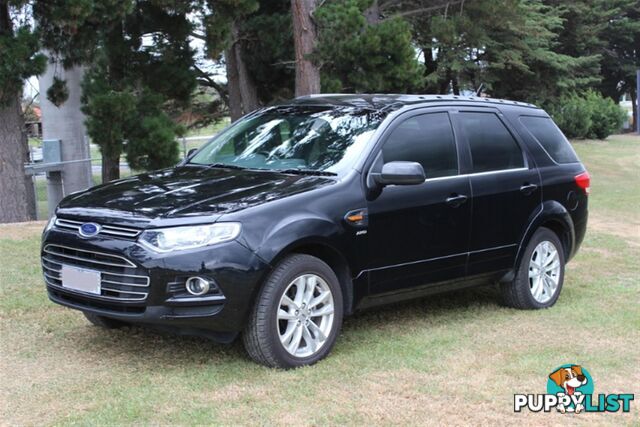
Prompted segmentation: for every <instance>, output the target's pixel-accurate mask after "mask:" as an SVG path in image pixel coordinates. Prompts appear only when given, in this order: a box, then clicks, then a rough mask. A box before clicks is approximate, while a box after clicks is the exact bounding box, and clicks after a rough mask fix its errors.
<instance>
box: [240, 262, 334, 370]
mask: <svg viewBox="0 0 640 427" xmlns="http://www.w3.org/2000/svg"><path fill="white" fill-rule="evenodd" d="M298 284H299V285H300V287H298ZM299 290H302V292H303V294H304V295H303V297H304V299H300V300H299V299H298V297H297V295H298V292H299ZM305 290H306V291H308V290H312V291H311V293H310V294H309V293H305V292H304V291H305ZM327 292H328V293H329V295H327ZM285 293H286V294H287V298H289V299H286V298H285V297H284V295H285ZM320 300H321V301H322V302H318V301H320ZM304 301H307V302H309V303H310V304H308V305H309V307H311V308H309V307H306V305H307V303H306V302H304ZM312 304H313V305H312ZM321 313H322V314H321ZM314 314H318V316H313V315H314ZM278 316H280V318H278ZM282 316H286V318H283V317H282ZM342 317H343V301H342V291H341V288H340V283H339V281H338V278H337V277H336V274H335V273H334V271H333V270H332V269H331V267H329V266H328V265H327V264H326V263H324V262H323V261H322V260H320V259H318V258H316V257H313V256H310V255H304V254H294V255H290V256H288V257H286V258H285V259H284V260H282V261H281V262H280V263H279V264H278V265H277V266H276V267H275V269H274V270H273V271H272V272H271V274H270V275H269V277H268V278H267V279H266V281H265V282H264V285H263V286H262V289H261V290H260V293H259V295H258V297H257V298H256V302H255V305H254V307H253V308H252V311H251V314H250V316H249V322H248V324H247V326H246V328H245V330H244V333H243V335H242V339H243V343H244V347H245V349H246V350H247V353H248V354H249V356H250V357H251V358H252V359H253V360H254V361H256V362H257V363H260V364H262V365H265V366H268V367H273V368H284V369H289V368H296V367H299V366H306V365H312V364H314V363H316V362H318V361H319V360H321V359H323V358H324V357H326V356H327V355H328V354H329V353H330V352H331V349H332V348H333V345H334V344H335V341H336V338H337V337H338V334H339V332H340V328H341V326H342ZM309 322H311V323H312V324H313V325H311V323H309ZM298 331H300V332H298ZM298 334H300V335H299V336H298ZM285 337H288V338H285ZM307 337H308V338H307ZM323 337H324V339H323ZM296 338H297V339H298V341H297V342H298V347H295V344H294V343H293V342H294V340H295V339H296ZM282 340H285V343H291V344H288V346H289V348H290V349H291V348H294V349H297V350H295V353H292V352H291V350H287V348H286V346H285V343H283V342H282ZM307 340H308V341H307ZM303 344H304V346H303ZM309 352H310V353H309Z"/></svg>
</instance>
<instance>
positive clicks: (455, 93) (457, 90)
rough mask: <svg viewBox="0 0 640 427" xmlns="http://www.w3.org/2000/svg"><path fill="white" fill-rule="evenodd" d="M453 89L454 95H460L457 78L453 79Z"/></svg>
mask: <svg viewBox="0 0 640 427" xmlns="http://www.w3.org/2000/svg"><path fill="white" fill-rule="evenodd" d="M451 89H452V90H453V94H454V95H460V86H459V85H458V78H457V77H454V78H452V79H451Z"/></svg>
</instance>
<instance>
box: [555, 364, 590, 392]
mask: <svg viewBox="0 0 640 427" xmlns="http://www.w3.org/2000/svg"><path fill="white" fill-rule="evenodd" d="M549 379H550V380H551V381H553V382H554V383H556V385H557V386H558V387H560V388H562V389H563V390H564V392H565V393H566V394H568V395H569V396H571V395H573V394H575V392H576V389H577V388H579V387H582V386H583V385H586V384H587V383H588V382H589V380H588V379H587V377H586V376H585V375H584V374H583V373H582V367H581V366H580V365H570V366H568V367H562V368H559V369H558V370H556V371H555V372H553V373H551V374H550V375H549Z"/></svg>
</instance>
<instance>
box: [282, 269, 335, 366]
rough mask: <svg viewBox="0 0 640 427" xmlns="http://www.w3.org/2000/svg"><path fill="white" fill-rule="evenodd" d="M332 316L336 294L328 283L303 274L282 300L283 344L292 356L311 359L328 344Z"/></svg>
mask: <svg viewBox="0 0 640 427" xmlns="http://www.w3.org/2000/svg"><path fill="white" fill-rule="evenodd" d="M333 317H334V304H333V294H332V293H331V288H329V285H327V282H325V281H324V279H323V278H322V277H320V276H318V275H316V274H303V275H302V276H299V277H297V278H296V279H294V280H293V281H292V282H291V283H290V284H289V286H288V287H287V289H286V290H285V291H284V294H283V295H282V298H280V306H279V309H278V335H279V336H280V342H281V343H282V345H283V347H284V348H285V349H286V350H287V352H289V354H291V355H292V356H295V357H309V356H312V355H313V354H315V353H316V352H318V351H319V350H320V349H321V348H322V346H323V345H324V344H325V343H326V342H327V336H328V335H329V334H330V333H331V327H332V326H333Z"/></svg>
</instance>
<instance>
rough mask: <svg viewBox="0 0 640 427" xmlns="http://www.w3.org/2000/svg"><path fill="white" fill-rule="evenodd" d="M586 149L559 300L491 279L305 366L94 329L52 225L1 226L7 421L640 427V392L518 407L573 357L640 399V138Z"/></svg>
mask: <svg viewBox="0 0 640 427" xmlns="http://www.w3.org/2000/svg"><path fill="white" fill-rule="evenodd" d="M575 147H576V150H577V151H578V153H579V155H580V157H581V159H582V160H583V161H584V162H585V164H586V165H587V167H588V169H589V171H590V172H591V174H592V177H593V180H592V194H591V196H590V226H589V231H588V234H587V237H586V239H585V242H584V244H583V247H582V249H581V251H580V252H579V254H578V256H577V257H576V258H575V259H574V260H573V261H572V262H571V263H570V264H569V265H568V266H567V273H566V281H565V287H564V289H563V293H562V296H561V297H560V299H559V301H558V303H557V304H556V306H554V307H553V308H552V309H549V310H541V311H518V310H512V309H507V308H504V307H502V306H500V305H499V303H498V302H497V301H498V294H497V292H496V290H495V288H494V287H492V286H487V287H483V288H477V289H473V290H468V291H460V292H455V293H450V294H445V295H440V296H434V297H430V298H426V299H421V300H416V301H412V302H410V303H406V304H398V305H394V306H391V307H385V308H382V309H378V310H371V311H367V312H363V313H359V314H357V315H355V316H354V317H351V318H349V319H347V320H346V321H345V324H344V327H343V331H342V335H341V336H340V338H339V339H338V342H337V345H336V347H335V349H334V351H333V353H332V354H331V356H330V357H329V358H327V359H326V360H324V361H323V362H321V363H319V364H317V365H315V366H312V367H308V368H303V369H298V370H294V371H278V370H271V369H266V368H263V367H260V366H258V365H256V364H254V363H253V362H251V361H250V360H248V359H247V357H246V356H245V354H244V352H243V349H242V346H241V345H240V344H239V343H235V344H233V345H231V346H222V345H217V344H214V343H211V342H209V341H206V340H203V339H198V338H185V337H178V336H171V335H161V334H158V333H155V332H152V331H149V330H147V329H143V328H138V327H132V328H125V329H122V330H117V331H106V330H101V329H99V328H95V327H92V326H91V325H89V324H88V323H87V322H86V321H85V319H84V318H83V317H82V315H81V314H80V313H78V312H76V311H73V310H68V309H65V308H62V307H59V306H56V305H54V304H52V303H50V302H49V301H48V300H47V298H46V294H45V291H44V285H43V283H42V278H41V273H40V267H39V263H38V247H39V231H40V229H41V227H42V224H40V223H38V224H36V225H14V226H2V227H0V260H1V261H0V337H2V338H1V340H2V345H1V352H0V369H1V371H0V372H1V375H2V377H1V378H0V402H1V403H0V424H2V425H24V424H30V425H35V424H37V425H43V424H45V425H51V424H55V425H67V424H80V425H122V424H124V425H139V424H183V425H194V424H219V423H221V424H234V425H236V424H293V425H301V424H302V425H322V424H376V425H377V424H382V425H389V424H411V425H424V424H446V425H449V424H467V425H494V424H516V423H518V424H523V425H542V424H545V425H547V424H561V423H562V424H564V423H567V422H569V423H576V424H589V425H591V424H596V425H638V424H640V417H639V411H638V407H639V406H638V405H640V402H639V401H638V397H636V400H635V401H634V402H632V412H631V413H629V414H624V415H623V414H600V415H594V414H583V415H578V416H569V415H559V414H555V413H553V414H533V413H520V414H515V413H514V412H513V408H512V405H513V394H514V393H543V392H544V391H545V384H546V376H547V375H548V373H549V372H551V370H552V369H554V368H556V367H557V366H559V365H561V364H564V363H570V362H575V363H580V364H582V365H583V366H585V367H587V369H589V371H590V372H591V374H592V376H593V377H594V380H595V382H596V383H595V388H596V393H635V394H636V396H638V395H640V385H639V384H640V376H639V374H638V367H639V366H640V355H639V353H640V350H639V346H638V342H640V332H639V331H640V309H639V303H640V291H639V287H638V286H639V283H640V266H639V261H638V260H639V259H640V256H639V255H640V228H639V227H635V226H633V224H637V223H638V222H639V221H640V218H639V214H638V212H637V207H638V206H639V205H640V204H639V203H638V201H640V178H639V176H638V170H639V169H638V168H639V167H640V138H638V137H635V138H634V137H630V136H615V137H611V138H609V139H608V140H607V141H597V142H596V141H581V142H577V143H575ZM612 224H613V226H612Z"/></svg>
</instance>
